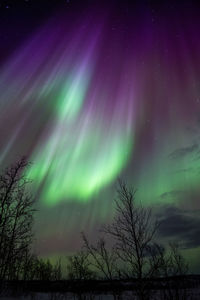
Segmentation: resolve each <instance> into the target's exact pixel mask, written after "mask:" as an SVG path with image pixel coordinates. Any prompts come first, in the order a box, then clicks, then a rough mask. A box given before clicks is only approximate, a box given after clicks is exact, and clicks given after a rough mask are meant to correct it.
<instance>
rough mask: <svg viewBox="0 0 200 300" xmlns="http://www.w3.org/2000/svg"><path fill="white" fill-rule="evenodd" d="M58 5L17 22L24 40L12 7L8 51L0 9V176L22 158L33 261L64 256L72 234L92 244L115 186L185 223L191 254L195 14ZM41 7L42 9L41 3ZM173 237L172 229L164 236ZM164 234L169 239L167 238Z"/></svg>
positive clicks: (198, 44)
mask: <svg viewBox="0 0 200 300" xmlns="http://www.w3.org/2000/svg"><path fill="white" fill-rule="evenodd" d="M29 2H30V3H29V4H27V3H26V5H30V6H31V1H29ZM58 2H59V1H58ZM64 2H65V1H63V3H62V1H60V6H59V5H55V8H54V9H53V11H52V10H51V13H49V14H47V13H46V14H45V16H42V17H40V19H39V22H38V24H37V26H35V25H34V22H35V20H36V19H37V16H36V15H34V14H33V15H32V16H31V18H30V19H31V20H30V21H29V23H28V21H27V20H24V21H20V22H22V25H24V26H26V24H27V23H28V24H29V27H28V28H29V30H28V32H26V34H25V33H23V30H21V28H22V27H23V26H22V25H20V22H19V19H20V18H22V17H23V15H24V14H25V11H24V10H21V7H20V8H15V7H14V8H12V6H11V7H10V10H12V16H13V15H15V19H14V21H13V23H14V24H15V25H16V29H15V28H14V27H13V28H12V29H11V33H12V34H14V32H15V30H16V31H17V30H18V28H19V32H20V30H21V35H20V33H19V32H18V31H17V32H18V35H17V36H15V39H14V40H13V42H12V41H11V42H10V40H12V36H11V34H10V36H7V30H8V28H6V24H8V23H9V21H7V22H8V23H6V21H5V20H10V19H9V18H11V17H9V9H6V8H4V7H3V8H1V10H2V11H1V14H2V15H4V19H3V21H4V22H5V23H3V24H4V27H5V28H4V29H1V30H2V35H1V41H2V47H1V53H0V58H1V68H0V91H1V93H0V107H1V110H0V128H1V144H0V162H1V165H2V167H3V166H6V165H8V164H9V163H10V162H12V161H14V160H15V159H17V158H18V157H19V156H21V155H27V157H28V159H29V160H30V161H31V163H32V164H31V166H30V168H29V171H28V174H27V176H28V177H29V178H30V179H32V180H33V183H32V192H34V193H35V194H36V195H37V202H38V207H39V213H38V217H37V218H38V219H37V223H36V232H37V237H38V243H37V246H36V247H37V251H38V252H39V253H41V255H56V254H60V253H65V252H67V251H69V252H70V251H74V250H75V249H77V247H78V245H79V241H78V235H79V232H80V231H81V230H83V229H84V230H87V231H89V232H90V234H91V235H92V236H94V235H95V233H94V232H95V230H96V228H98V226H99V225H100V224H101V223H102V222H106V221H109V220H110V218H112V216H113V209H112V198H114V195H115V192H114V191H115V184H116V181H117V178H118V177H122V178H124V179H125V180H126V181H127V182H128V184H130V185H133V186H135V187H136V188H137V189H138V192H137V197H138V199H140V200H141V201H142V203H144V204H145V205H153V206H154V207H156V209H157V210H158V211H159V210H160V209H161V211H163V209H165V208H166V215H165V217H166V220H167V218H169V219H170V218H171V217H172V216H173V217H174V216H175V215H176V216H179V217H180V215H181V218H182V219H184V218H185V219H184V220H186V222H185V224H186V223H187V222H188V224H189V225H188V228H186V229H184V230H185V232H186V231H187V230H188V236H187V237H186V236H184V237H183V236H182V235H181V234H180V232H179V233H177V237H179V238H180V239H181V240H182V241H186V243H185V244H187V245H189V246H187V247H186V248H187V250H186V251H192V250H194V253H196V252H195V251H197V250H198V251H199V249H200V242H199V243H198V242H197V240H198V239H196V238H195V233H196V235H197V233H198V231H195V230H197V229H198V228H197V227H198V225H200V216H199V211H200V200H199V198H200V188H199V187H200V134H199V132H200V39H199V32H200V21H199V12H200V10H199V7H198V5H195V4H194V3H193V1H183V2H182V4H175V3H173V4H171V3H170V1H164V2H163V3H162V4H158V3H156V2H155V3H153V2H151V1H138V4H133V3H132V2H131V1H125V2H124V3H122V2H120V1H110V3H107V2H106V1H105V2H104V1H103V2H102V1H96V3H95V1H94V2H92V1H86V2H85V4H83V3H82V4H81V3H80V1H74V2H73V1H71V2H70V1H69V2H67V3H66V2H65V3H64ZM94 3H95V4H94ZM24 5H25V4H24ZM40 5H41V6H42V10H44V11H45V7H46V5H47V4H46V2H45V4H43V5H42V4H40ZM38 6H39V4H38ZM16 7H17V6H16ZM27 7H28V6H27ZM28 9H30V8H27V12H28ZM34 9H35V11H36V9H37V5H36V4H35V8H34ZM29 13H30V12H29ZM3 21H2V22H3ZM23 22H24V23H23ZM31 22H32V23H31ZM17 26H18V28H17ZM1 28H2V27H1ZM5 37H7V39H5ZM3 38H4V40H3ZM8 41H9V42H8ZM9 43H11V46H10V44H9ZM7 48H9V51H8V53H7ZM163 207H164V208H163ZM169 207H172V208H173V213H172V210H171V211H170V210H169ZM169 211H170V212H169ZM177 211H178V213H177ZM171 213H172V215H171ZM182 219H181V220H182ZM177 220H179V219H178V218H177ZM190 221H191V222H190ZM177 222H178V223H177V224H179V226H180V224H181V221H180V220H179V221H177ZM166 223H167V222H166ZM183 223H184V222H183ZM191 224H195V226H194V227H192V229H191ZM184 226H185V225H184ZM176 229H177V227H176V220H175V221H174V235H175V232H178V229H177V231H176ZM198 230H199V229H198ZM166 232H168V231H167V230H166V231H165V232H163V236H167V237H170V236H171V237H172V238H173V230H172V231H171V232H170V233H169V232H168V235H167V233H166ZM189 236H190V238H189V239H190V243H189V242H188V237H189ZM191 236H194V237H193V240H191ZM63 237H66V238H65V241H64V242H63V241H62V239H63ZM75 237H76V238H75ZM187 242H188V243H187ZM188 249H189V250H188ZM193 256H195V254H194V255H193Z"/></svg>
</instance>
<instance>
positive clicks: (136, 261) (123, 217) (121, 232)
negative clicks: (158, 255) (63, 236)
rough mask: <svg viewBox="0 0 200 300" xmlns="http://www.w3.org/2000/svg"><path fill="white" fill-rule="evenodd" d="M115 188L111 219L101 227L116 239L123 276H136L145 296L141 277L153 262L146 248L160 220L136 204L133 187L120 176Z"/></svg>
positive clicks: (150, 271) (152, 268)
mask: <svg viewBox="0 0 200 300" xmlns="http://www.w3.org/2000/svg"><path fill="white" fill-rule="evenodd" d="M117 192H118V197H117V198H116V199H115V206H116V208H115V209H116V214H115V217H114V220H113V222H112V223H111V224H110V225H106V226H104V227H103V232H104V233H106V234H108V235H109V236H111V237H112V238H113V239H114V241H115V248H116V253H117V256H118V258H119V260H120V261H121V263H122V265H123V266H124V268H123V269H122V273H123V276H124V277H126V278H137V282H138V291H139V292H138V293H139V298H140V299H145V295H144V282H145V281H144V278H146V277H149V276H152V275H153V273H154V272H155V265H152V264H151V263H150V257H151V255H150V252H149V249H150V248H151V245H152V244H153V242H154V237H155V233H156V230H157V228H158V225H159V224H158V222H155V221H153V216H152V211H151V209H149V208H145V207H143V206H142V205H141V204H136V202H135V193H136V190H134V189H130V188H128V187H127V185H126V184H125V183H124V182H123V181H121V180H119V187H118V190H117ZM146 298H148V297H146Z"/></svg>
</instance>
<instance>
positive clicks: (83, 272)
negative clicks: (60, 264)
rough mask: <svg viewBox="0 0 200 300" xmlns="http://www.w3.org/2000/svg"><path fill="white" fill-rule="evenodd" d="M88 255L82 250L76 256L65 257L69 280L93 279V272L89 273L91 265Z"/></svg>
mask: <svg viewBox="0 0 200 300" xmlns="http://www.w3.org/2000/svg"><path fill="white" fill-rule="evenodd" d="M88 256H89V255H88V253H87V252H86V251H84V250H81V251H79V252H78V253H77V254H74V255H71V256H69V257H67V259H68V264H67V271H68V278H69V279H76V280H88V279H92V278H94V272H92V271H91V269H90V266H91V263H90V261H89V258H88Z"/></svg>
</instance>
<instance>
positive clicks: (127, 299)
mask: <svg viewBox="0 0 200 300" xmlns="http://www.w3.org/2000/svg"><path fill="white" fill-rule="evenodd" d="M0 299H3V300H18V299H19V300H113V299H114V296H113V294H112V293H108V294H99V295H95V294H94V293H85V294H82V295H81V297H80V296H78V295H76V294H73V293H65V294H61V293H31V294H30V295H26V296H16V297H10V296H7V297H6V296H0ZM115 299H118V300H136V299H137V297H136V295H134V294H133V292H131V291H127V292H124V293H123V294H122V295H120V296H118V298H115ZM187 299H188V300H190V299H192V300H199V299H200V289H188V290H187ZM152 300H162V295H161V291H159V290H158V291H154V292H153V294H152Z"/></svg>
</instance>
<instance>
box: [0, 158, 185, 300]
mask: <svg viewBox="0 0 200 300" xmlns="http://www.w3.org/2000/svg"><path fill="white" fill-rule="evenodd" d="M28 166H29V164H28V162H27V160H26V159H25V158H22V159H21V160H19V161H18V162H17V163H15V164H14V165H12V166H10V167H9V168H7V169H6V170H5V171H4V172H3V173H2V174H1V175H0V280H1V282H2V281H5V280H42V281H46V280H51V281H56V280H61V279H64V275H63V274H62V269H66V270H67V272H66V273H67V275H66V276H65V277H66V278H65V279H69V280H76V281H77V280H78V281H84V280H87V281H88V280H96V279H98V280H102V279H103V280H108V281H113V280H136V281H137V295H138V297H139V299H149V298H148V297H149V291H148V296H147V295H146V291H147V285H149V280H147V279H154V278H167V277H170V276H180V275H181V276H183V275H186V274H187V272H188V265H187V263H186V261H185V259H184V258H183V256H182V255H181V252H180V249H179V247H178V245H177V244H174V243H170V244H169V245H167V246H164V245H161V244H160V243H158V237H157V231H158V228H159V226H160V223H159V222H158V221H157V220H155V218H154V215H153V214H152V211H151V209H149V208H146V207H144V206H143V205H142V204H141V203H136V200H135V193H136V191H135V190H134V189H131V188H129V187H127V185H126V183H124V182H123V181H119V183H118V190H117V198H116V199H115V200H114V202H115V216H114V219H113V220H112V222H110V223H109V224H105V225H104V226H103V227H102V228H101V229H100V231H99V237H98V238H97V242H96V244H92V243H90V241H89V240H88V237H87V235H86V234H85V233H84V232H82V233H81V238H82V242H83V245H82V248H81V249H80V251H78V252H77V253H75V254H74V255H72V256H69V257H68V258H67V262H66V268H65V265H64V264H62V268H61V260H60V259H59V260H58V261H57V263H56V264H54V265H53V264H52V263H51V262H50V261H49V260H44V259H41V258H39V257H37V256H36V255H35V254H33V253H32V250H31V246H32V243H33V239H34V235H33V221H34V214H35V212H36V209H35V199H34V198H33V197H32V196H31V195H30V194H29V192H28V190H29V188H28V187H29V184H30V182H29V180H27V178H26V176H25V174H26V170H27V168H28ZM108 242H109V243H108ZM167 282H168V283H167ZM169 282H170V281H166V284H169ZM164 288H166V289H168V290H170V286H165V287H164ZM148 289H149V287H148ZM170 297H172V296H171V295H170ZM166 299H167V298H166ZM170 299H173V298H170Z"/></svg>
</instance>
